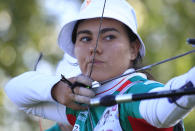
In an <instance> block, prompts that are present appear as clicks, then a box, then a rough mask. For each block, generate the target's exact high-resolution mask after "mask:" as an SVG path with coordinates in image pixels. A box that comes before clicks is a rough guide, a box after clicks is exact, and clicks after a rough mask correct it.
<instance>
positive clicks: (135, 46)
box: [130, 39, 140, 61]
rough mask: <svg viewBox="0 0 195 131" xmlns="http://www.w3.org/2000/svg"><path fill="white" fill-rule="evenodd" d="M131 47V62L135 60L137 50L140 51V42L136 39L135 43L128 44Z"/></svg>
mask: <svg viewBox="0 0 195 131" xmlns="http://www.w3.org/2000/svg"><path fill="white" fill-rule="evenodd" d="M130 45H131V46H130V47H131V49H130V50H131V60H132V61H133V60H135V59H136V58H137V55H138V53H139V49H140V41H139V40H138V39H136V40H135V41H133V42H131V44H130Z"/></svg>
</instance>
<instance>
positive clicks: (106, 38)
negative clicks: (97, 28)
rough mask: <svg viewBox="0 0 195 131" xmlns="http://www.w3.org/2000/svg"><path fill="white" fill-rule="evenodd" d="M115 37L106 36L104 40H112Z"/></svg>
mask: <svg viewBox="0 0 195 131" xmlns="http://www.w3.org/2000/svg"><path fill="white" fill-rule="evenodd" d="M115 38H116V37H115V36H114V35H107V36H106V37H104V39H105V40H113V39H115Z"/></svg>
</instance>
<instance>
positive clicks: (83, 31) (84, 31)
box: [77, 28, 120, 36]
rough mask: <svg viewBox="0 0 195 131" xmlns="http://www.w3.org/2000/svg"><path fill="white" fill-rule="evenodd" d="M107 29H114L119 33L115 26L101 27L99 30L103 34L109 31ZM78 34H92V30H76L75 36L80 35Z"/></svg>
mask: <svg viewBox="0 0 195 131" xmlns="http://www.w3.org/2000/svg"><path fill="white" fill-rule="evenodd" d="M109 31H115V32H118V33H120V32H119V31H118V30H117V29H115V28H103V29H101V30H100V34H104V33H106V32H109ZM80 34H89V35H92V32H91V31H89V30H81V31H79V32H77V36H78V35H80Z"/></svg>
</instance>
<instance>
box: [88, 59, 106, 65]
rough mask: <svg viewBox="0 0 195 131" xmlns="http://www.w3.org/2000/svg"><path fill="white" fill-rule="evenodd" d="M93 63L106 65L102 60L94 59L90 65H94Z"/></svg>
mask: <svg viewBox="0 0 195 131" xmlns="http://www.w3.org/2000/svg"><path fill="white" fill-rule="evenodd" d="M93 62H94V64H101V63H104V62H103V61H102V60H97V59H94V61H93V60H91V61H90V62H89V63H93Z"/></svg>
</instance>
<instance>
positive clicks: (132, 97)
mask: <svg viewBox="0 0 195 131" xmlns="http://www.w3.org/2000/svg"><path fill="white" fill-rule="evenodd" d="M105 5H106V0H105V1H104V6H103V11H102V16H101V18H100V26H99V31H98V36H97V40H96V45H95V48H94V54H93V60H92V66H91V70H90V73H89V78H90V77H91V74H92V71H93V65H94V59H95V55H96V49H97V46H98V40H99V36H100V30H101V25H102V21H103V14H104V9H105ZM194 41H195V39H188V40H187V42H188V43H189V44H192V45H193V46H194V43H195V42H194ZM194 52H195V50H194V49H193V50H191V51H188V52H186V53H183V54H180V55H177V56H174V57H171V58H168V59H165V60H162V61H160V62H156V63H154V64H151V65H147V66H144V67H142V68H139V69H137V70H135V71H133V72H130V73H126V74H123V75H120V76H117V77H114V78H111V79H109V80H105V81H102V82H100V83H95V84H93V85H92V86H95V87H97V86H101V85H103V84H105V83H107V82H110V81H112V80H115V79H118V78H121V77H123V76H127V75H130V74H132V73H135V72H139V71H144V70H147V69H150V68H152V67H154V66H157V65H160V64H163V63H166V62H169V61H172V60H175V59H177V58H180V57H183V56H186V55H188V54H191V53H194ZM189 85H190V87H192V83H187V85H184V86H186V87H189ZM190 94H195V89H185V88H184V89H178V90H172V91H164V92H155V93H143V94H128V95H120V96H114V95H108V96H104V97H102V98H98V99H96V98H94V99H91V100H90V106H97V105H104V106H111V105H115V104H116V103H120V102H130V101H136V100H143V99H154V98H162V97H175V96H183V95H190ZM137 98H139V99H137ZM88 111H89V117H90V108H88ZM90 118H91V117H90ZM90 120H91V119H90ZM91 125H92V124H91Z"/></svg>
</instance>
